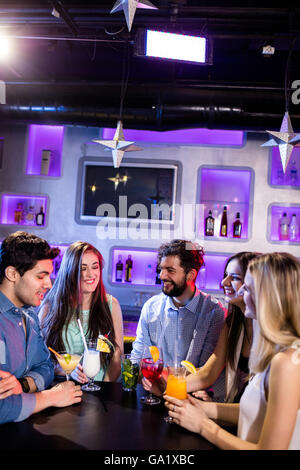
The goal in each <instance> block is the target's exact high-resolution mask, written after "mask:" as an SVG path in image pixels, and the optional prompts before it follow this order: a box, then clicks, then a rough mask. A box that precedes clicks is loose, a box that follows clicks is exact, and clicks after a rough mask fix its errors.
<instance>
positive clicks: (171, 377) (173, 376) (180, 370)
mask: <svg viewBox="0 0 300 470" xmlns="http://www.w3.org/2000/svg"><path fill="white" fill-rule="evenodd" d="M165 395H169V396H170V397H174V398H178V400H185V399H186V398H187V391H186V369H185V368H184V367H176V366H168V381H167V388H166V391H165ZM164 420H165V421H166V423H172V418H171V416H166V417H165V418H164Z"/></svg>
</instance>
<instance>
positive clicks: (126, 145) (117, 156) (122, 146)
mask: <svg viewBox="0 0 300 470" xmlns="http://www.w3.org/2000/svg"><path fill="white" fill-rule="evenodd" d="M93 142H97V144H101V145H104V146H105V147H109V148H110V149H112V155H113V162H114V167H115V168H119V166H120V165H121V162H122V158H123V156H124V153H125V152H134V151H137V150H143V149H142V148H141V147H138V146H137V145H133V144H134V142H129V141H127V140H125V137H124V132H123V124H122V121H118V125H117V129H116V132H115V135H114V138H113V140H97V139H94V140H93Z"/></svg>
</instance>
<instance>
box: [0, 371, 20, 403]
mask: <svg viewBox="0 0 300 470" xmlns="http://www.w3.org/2000/svg"><path fill="white" fill-rule="evenodd" d="M0 379H1V380H0V400H3V399H4V398H7V397H9V396H10V395H20V393H22V392H23V390H22V386H21V384H20V382H19V381H18V379H17V378H16V377H15V376H14V375H12V374H11V373H10V372H6V371H4V370H0Z"/></svg>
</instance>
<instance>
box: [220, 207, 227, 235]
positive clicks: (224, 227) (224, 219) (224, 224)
mask: <svg viewBox="0 0 300 470" xmlns="http://www.w3.org/2000/svg"><path fill="white" fill-rule="evenodd" d="M227 229H228V225H227V206H224V209H223V214H222V219H221V226H220V237H227Z"/></svg>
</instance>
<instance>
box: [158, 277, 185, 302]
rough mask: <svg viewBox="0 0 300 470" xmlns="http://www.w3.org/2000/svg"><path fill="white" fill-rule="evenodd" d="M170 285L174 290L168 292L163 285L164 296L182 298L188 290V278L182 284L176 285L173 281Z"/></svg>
mask: <svg viewBox="0 0 300 470" xmlns="http://www.w3.org/2000/svg"><path fill="white" fill-rule="evenodd" d="M168 282H169V283H170V284H172V285H173V288H172V289H170V290H168V291H166V290H165V286H164V285H163V287H162V291H163V293H164V294H166V295H168V296H169V297H180V296H181V295H182V294H183V293H184V291H185V289H186V288H187V282H186V277H185V278H184V281H183V282H182V283H181V284H176V283H175V282H173V281H168Z"/></svg>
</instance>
